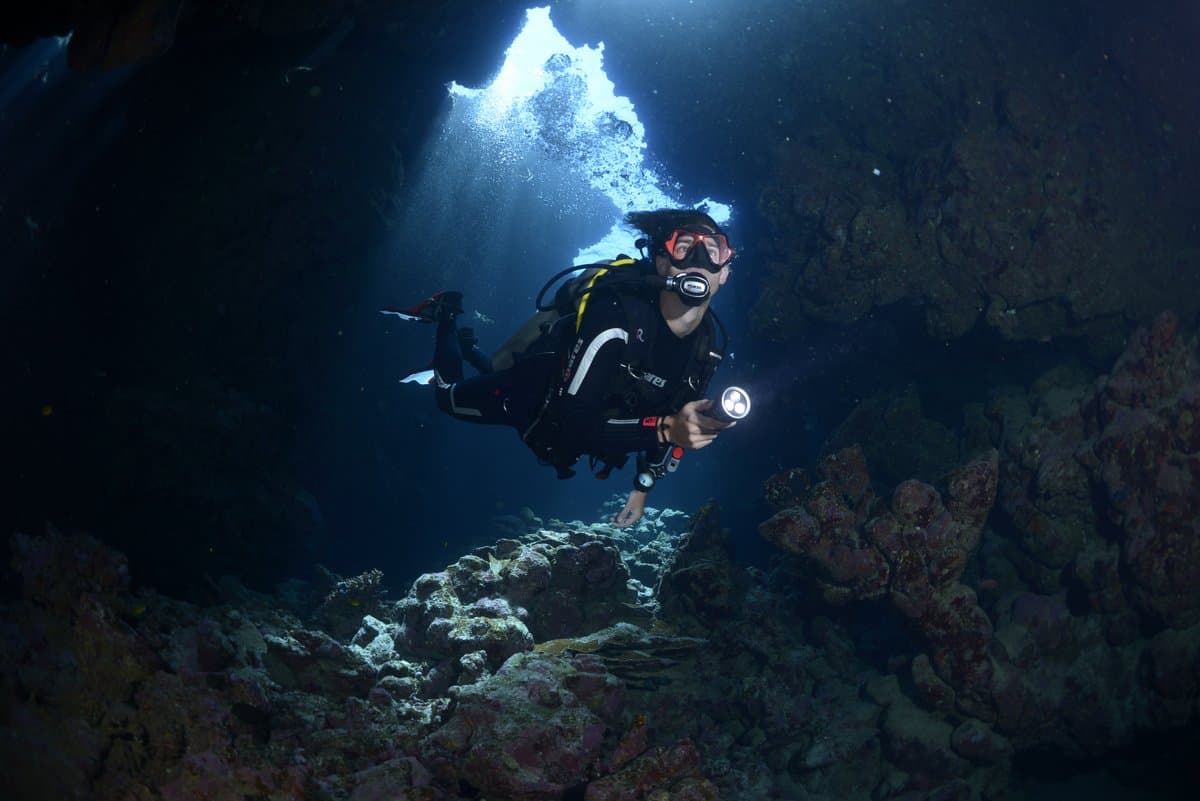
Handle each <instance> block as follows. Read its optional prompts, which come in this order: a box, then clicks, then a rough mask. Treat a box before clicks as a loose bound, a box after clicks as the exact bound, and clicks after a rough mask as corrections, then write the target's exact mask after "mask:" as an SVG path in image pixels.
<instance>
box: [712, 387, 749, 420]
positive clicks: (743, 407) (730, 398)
mask: <svg viewBox="0 0 1200 801" xmlns="http://www.w3.org/2000/svg"><path fill="white" fill-rule="evenodd" d="M748 414H750V395H748V394H747V393H746V390H744V389H742V388H741V387H729V388H728V389H726V390H725V391H724V392H722V393H721V398H720V399H719V400H718V401H717V402H716V403H714V404H713V411H712V416H713V417H715V418H717V419H718V420H724V421H725V422H727V423H732V422H733V421H735V420H741V419H742V418H743V417H745V416H746V415H748Z"/></svg>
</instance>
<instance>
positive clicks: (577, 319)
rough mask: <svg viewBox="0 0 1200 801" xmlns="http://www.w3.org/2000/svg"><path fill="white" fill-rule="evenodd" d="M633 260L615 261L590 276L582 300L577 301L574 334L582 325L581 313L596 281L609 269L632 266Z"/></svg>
mask: <svg viewBox="0 0 1200 801" xmlns="http://www.w3.org/2000/svg"><path fill="white" fill-rule="evenodd" d="M634 263H635V262H634V260H633V259H617V260H616V261H611V262H609V263H608V267H604V268H602V269H599V270H597V271H596V274H595V275H593V276H592V280H590V281H588V285H587V289H585V290H584V291H583V298H582V299H580V301H579V311H578V312H576V314H575V333H576V334H578V333H579V326H581V325H583V312H584V310H585V309H586V308H587V302H588V298H589V297H591V295H592V287H594V286H595V285H596V279H597V278H599V277H600V276H602V275H604V274H605V273H607V272H608V270H609V268H611V267H628V266H629V265H630V264H634Z"/></svg>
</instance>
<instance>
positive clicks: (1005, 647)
mask: <svg viewBox="0 0 1200 801" xmlns="http://www.w3.org/2000/svg"><path fill="white" fill-rule="evenodd" d="M1168 330H1169V327H1168V328H1163V329H1159V330H1158V334H1157V335H1155V334H1153V333H1151V332H1147V334H1146V336H1145V337H1144V338H1141V339H1139V340H1138V341H1137V342H1135V343H1134V344H1133V345H1131V349H1130V358H1128V359H1126V360H1123V362H1122V364H1123V365H1125V367H1122V368H1121V370H1117V371H1114V376H1119V375H1121V374H1123V373H1122V371H1123V370H1134V369H1141V368H1137V367H1136V366H1137V365H1142V368H1144V367H1145V366H1146V365H1149V364H1153V365H1158V367H1159V368H1161V369H1162V370H1164V372H1163V376H1164V377H1165V376H1166V375H1167V374H1168V373H1170V374H1171V375H1173V376H1176V377H1177V378H1178V377H1180V376H1184V380H1183V381H1182V383H1180V382H1178V381H1176V382H1175V383H1170V382H1168V384H1165V385H1163V386H1164V389H1163V391H1162V392H1161V393H1160V395H1158V396H1155V397H1159V398H1160V399H1161V398H1165V397H1171V398H1185V397H1191V396H1190V395H1189V394H1188V392H1187V391H1186V387H1187V386H1188V385H1190V380H1188V379H1186V375H1188V373H1187V371H1186V370H1184V371H1183V372H1182V373H1181V372H1180V368H1181V366H1182V365H1186V364H1190V363H1188V362H1186V360H1183V361H1180V359H1181V358H1182V357H1181V355H1180V354H1181V353H1183V351H1181V350H1180V348H1181V347H1182V346H1183V343H1181V342H1180V341H1179V340H1178V339H1171V337H1170V336H1168V335H1167V334H1168ZM1155 343H1158V344H1155ZM1139 354H1141V357H1139ZM1142 357H1144V358H1142ZM1187 369H1188V370H1190V369H1191V367H1188V368H1187ZM1120 385H1121V382H1120V381H1119V380H1116V379H1115V378H1113V377H1110V379H1109V380H1106V381H1104V382H1101V383H1100V384H1098V385H1097V387H1101V388H1103V387H1108V388H1109V390H1108V392H1109V394H1108V395H1105V397H1110V398H1112V397H1118V396H1119V392H1118V390H1117V388H1118V387H1119V386H1120ZM1097 391H1099V390H1097ZM1112 393H1117V394H1116V395H1113V394H1112ZM1120 397H1124V396H1120ZM1136 403H1142V401H1141V400H1138V401H1136ZM1151 405H1154V404H1151ZM1168 406H1169V407H1170V408H1176V407H1175V406H1171V405H1170V404H1168ZM1056 408H1057V407H1056ZM1086 408H1095V406H1094V404H1093V405H1092V406H1087V407H1086ZM1156 408H1161V407H1158V406H1156ZM1189 408H1190V407H1189ZM1015 417H1017V415H1015V414H1014V418H1015ZM1030 419H1032V418H1030ZM1170 419H1171V420H1172V421H1174V423H1178V422H1179V421H1180V420H1182V419H1183V417H1182V414H1181V413H1180V414H1176V415H1175V416H1173V417H1171V418H1170ZM1079 430H1082V429H1079ZM1172 430H1175V429H1172ZM1179 447H1181V448H1182V447H1183V446H1182V445H1181V446H1179ZM1187 447H1190V445H1189V446H1187ZM813 475H814V477H813V478H812V479H810V478H809V477H808V475H807V474H806V473H805V472H804V471H801V470H789V471H785V472H783V473H781V474H779V475H777V476H776V477H774V478H773V479H772V481H770V482H769V484H768V497H769V498H770V500H771V501H772V503H773V504H774V505H775V506H776V508H777V509H778V510H779V511H778V512H777V514H776V515H775V516H774V517H773V518H771V520H769V521H767V522H766V523H764V524H763V527H762V530H763V532H764V534H766V535H768V536H769V537H770V538H771V539H772V540H773V541H776V542H778V543H779V544H780V545H781V546H782V547H784V548H785V549H786V550H787V551H788V552H789V553H790V554H793V556H790V557H789V558H787V559H784V560H782V561H780V562H779V563H778V564H777V565H776V566H775V567H774V568H773V569H772V570H771V571H769V572H763V571H761V570H757V569H754V568H745V567H740V566H739V565H737V563H736V562H735V560H734V554H733V547H732V543H733V540H732V537H731V536H730V534H729V532H727V531H726V530H724V529H723V528H722V527H721V524H720V523H721V521H720V514H719V510H718V508H717V507H716V506H715V504H709V505H708V506H706V507H704V508H703V509H702V510H701V511H700V512H699V513H697V514H696V515H694V516H693V517H692V519H691V523H690V525H689V527H688V530H687V531H685V532H683V533H682V534H675V533H667V532H665V531H663V530H660V528H659V527H658V526H647V527H645V530H643V531H640V532H629V531H619V530H617V529H614V528H612V527H611V526H610V525H607V524H603V523H600V524H590V525H588V524H582V523H578V522H576V523H572V524H560V523H557V522H555V523H554V525H555V526H556V527H559V528H558V529H557V530H556V529H545V528H539V529H531V530H528V531H526V532H525V533H523V534H521V535H520V536H519V537H516V538H508V539H501V540H499V541H498V542H496V543H495V544H494V545H491V546H487V547H484V548H479V549H476V551H474V552H473V553H471V554H467V555H465V556H463V557H460V558H459V559H458V560H457V561H455V562H454V563H453V564H451V565H449V566H448V567H447V568H446V569H445V570H443V571H439V572H436V573H430V574H426V575H424V576H421V577H419V578H418V579H417V580H416V581H414V582H413V585H412V587H411V588H410V589H409V590H408V592H407V593H406V595H405V596H404V597H403V598H402V599H401V600H399V601H389V600H388V599H387V598H386V596H385V595H384V594H383V591H382V589H381V585H382V582H381V581H380V576H379V575H378V573H377V572H375V571H367V572H364V573H363V574H361V575H360V576H358V577H355V578H353V579H338V578H337V577H334V576H329V577H327V579H328V581H329V583H330V588H329V589H328V590H317V591H315V592H312V593H309V594H308V595H307V597H308V599H309V600H308V601H307V602H306V603H300V604H297V603H296V602H295V601H294V596H295V595H296V593H295V591H294V588H289V596H288V597H272V596H267V595H262V594H259V593H256V592H251V591H249V590H246V589H245V588H243V587H241V586H240V585H239V584H238V583H237V582H235V581H232V580H222V581H221V582H219V583H217V585H216V587H215V588H214V592H216V593H217V595H218V596H219V599H220V600H219V603H217V604H215V605H213V606H209V607H205V608H200V607H196V606H193V605H191V604H187V603H182V602H179V601H174V600H171V599H169V598H165V597H163V596H161V595H159V594H157V593H155V592H153V591H149V590H140V591H138V592H131V590H130V579H129V575H128V569H127V567H126V562H125V560H124V558H123V557H121V556H120V555H119V554H117V553H115V552H113V551H112V550H110V549H108V548H106V547H104V546H103V545H101V544H100V543H99V542H97V541H95V540H93V539H91V538H89V537H86V536H83V535H70V536H65V535H62V534H58V533H56V532H54V531H50V532H48V533H47V534H46V535H44V536H40V537H31V536H25V535H18V536H16V537H15V538H14V540H13V543H12V546H13V566H14V570H15V571H16V574H17V576H18V577H19V580H20V588H21V599H20V600H18V601H14V602H11V603H8V604H6V605H5V606H3V607H2V608H0V631H3V633H4V637H5V644H6V645H5V649H4V651H3V661H2V662H0V688H2V689H3V703H0V775H4V776H5V777H6V781H7V782H8V784H6V785H5V790H6V797H7V798H13V799H16V801H24V799H40V798H47V797H55V798H88V799H97V801H106V800H107V799H122V801H124V800H125V799H138V800H139V801H142V800H144V801H151V799H185V798H186V799H212V800H213V801H217V800H218V799H226V798H243V797H255V798H270V799H277V800H282V799H300V798H322V799H331V800H336V801H369V800H370V799H377V798H393V799H408V800H409V801H418V800H419V801H458V799H468V798H480V797H488V798H505V799H512V801H551V800H553V801H558V800H559V799H563V798H581V799H585V801H589V800H590V801H609V800H610V799H622V800H624V799H629V801H634V800H635V799H693V800H694V801H701V800H703V801H715V799H720V798H724V799H739V801H740V800H741V799H747V800H748V801H755V800H761V801H766V799H771V798H809V799H816V798H839V799H847V800H848V801H886V800H889V799H904V800H905V801H910V800H914V801H915V799H925V798H960V799H964V800H965V799H972V800H975V801H981V800H982V799H991V798H996V797H999V796H1000V794H1002V793H1003V792H1004V790H1005V788H1006V787H1007V785H1008V782H1009V777H1010V773H1011V771H1012V766H1013V762H1014V760H1015V759H1016V758H1018V757H1019V756H1020V755H1021V754H1022V753H1024V752H1026V751H1029V750H1031V749H1043V750H1045V749H1051V750H1052V751H1053V752H1054V753H1056V754H1061V755H1062V756H1063V757H1072V756H1099V755H1104V754H1106V753H1109V752H1111V751H1112V750H1113V749H1114V748H1116V747H1119V746H1121V745H1125V744H1128V743H1130V742H1133V741H1134V740H1135V739H1136V738H1137V737H1138V736H1140V735H1141V734H1143V733H1145V732H1149V731H1169V730H1171V729H1173V728H1177V727H1179V726H1182V725H1185V724H1186V723H1187V722H1188V721H1189V720H1191V719H1192V717H1193V715H1194V714H1195V712H1196V709H1197V704H1198V700H1200V674H1198V673H1197V667H1196V666H1197V663H1198V660H1200V626H1193V627H1191V628H1183V627H1175V628H1171V627H1167V626H1160V627H1159V628H1158V629H1157V630H1156V631H1154V632H1153V633H1147V631H1146V630H1145V629H1144V627H1143V628H1142V629H1138V628H1137V627H1135V628H1134V632H1133V636H1132V637H1128V638H1127V639H1126V640H1125V641H1124V642H1123V643H1121V644H1118V645H1114V644H1113V642H1112V641H1111V637H1110V636H1109V635H1110V630H1111V626H1110V625H1109V623H1110V618H1111V613H1109V612H1106V611H1105V610H1104V609H1102V608H1095V609H1093V608H1086V607H1085V606H1082V605H1080V603H1079V601H1080V598H1082V597H1083V596H1082V595H1081V594H1080V593H1079V590H1078V588H1072V587H1064V588H1062V589H1059V590H1058V591H1055V592H1037V591H1033V590H1031V589H1030V588H1029V587H1028V586H1027V585H1024V584H1022V583H1021V580H1020V573H1019V572H1018V571H1017V570H1016V569H1015V568H1010V569H1009V570H1008V572H1006V573H1004V572H995V573H994V574H992V573H991V572H990V571H992V568H993V566H996V565H1004V564H1008V563H1007V562H1006V560H1005V556H1004V553H1005V551H1004V549H1003V548H1001V547H999V546H998V541H999V542H1002V541H1003V538H1001V537H999V536H998V535H997V534H996V532H995V531H993V530H992V529H990V528H987V527H986V526H987V520H988V513H989V510H990V509H991V507H992V504H993V500H994V498H995V497H996V492H997V490H996V481H997V476H998V469H997V456H996V454H995V453H994V452H993V453H989V454H986V455H985V456H984V457H982V458H979V459H976V460H975V461H972V462H970V463H968V464H967V465H965V466H964V467H962V468H960V469H959V470H958V471H956V472H954V473H952V474H951V475H950V477H949V479H948V480H947V483H946V486H945V489H944V491H939V490H937V489H935V488H934V487H932V486H931V485H928V484H925V483H923V482H919V481H915V480H908V481H904V482H901V483H900V484H899V486H898V487H896V489H895V490H894V491H893V492H892V493H891V494H890V496H888V497H887V498H886V499H885V498H884V497H881V496H880V495H878V494H877V490H876V489H875V487H874V486H873V485H872V482H871V480H870V476H869V474H868V472H867V464H866V461H865V459H864V457H863V455H862V452H861V451H860V450H857V449H847V450H845V451H841V452H839V453H837V454H833V455H831V456H830V457H828V458H827V459H826V460H825V461H824V462H823V463H822V464H821V465H820V466H819V468H818V469H817V471H816V472H815V473H814V474H813ZM981 538H982V545H981ZM668 543H669V545H668ZM1018 546H1019V543H1017V544H1015V545H1013V546H1012V547H1018ZM1151 550H1152V549H1151ZM977 551H983V553H982V554H980V556H981V557H982V561H981V559H976V558H975V557H974V554H976V552H977ZM1138 553H1141V551H1138ZM642 560H645V561H643V563H644V564H648V562H649V561H654V562H655V565H654V567H653V570H652V572H651V575H653V576H656V577H658V579H659V580H658V581H657V584H656V587H655V588H654V589H648V588H647V587H646V586H645V585H644V584H643V583H642V582H640V581H639V580H638V579H636V578H633V577H632V576H631V575H630V570H629V565H630V564H633V563H635V562H636V561H642ZM1106 575H1107V574H1106ZM1072 581H1073V580H1072ZM1106 581H1109V582H1110V584H1109V585H1105V586H1106V587H1108V590H1109V591H1110V594H1109V595H1107V596H1105V597H1104V602H1105V603H1108V604H1113V603H1117V602H1118V601H1122V600H1123V599H1124V602H1125V603H1128V604H1133V602H1132V601H1129V600H1127V599H1128V598H1130V597H1132V596H1133V593H1132V592H1130V593H1128V594H1122V593H1121V590H1122V589H1123V588H1122V585H1121V584H1120V574H1119V573H1114V574H1113V575H1112V576H1108V577H1107V578H1106ZM1114 587H1115V589H1114ZM1159 587H1165V588H1166V590H1167V591H1168V592H1167V596H1168V598H1172V597H1173V596H1172V591H1171V585H1169V584H1167V585H1162V584H1155V583H1153V582H1151V583H1149V584H1147V585H1146V587H1145V588H1144V589H1142V590H1139V592H1144V593H1147V594H1149V595H1150V596H1152V594H1153V593H1154V592H1155V591H1156V590H1157V589H1158V588H1159ZM646 592H649V593H650V595H649V596H646V594H645V593H646ZM322 597H324V600H323V601H322V600H321V598H322ZM1148 597H1149V596H1148ZM977 598H978V599H979V600H978V601H977ZM356 601H357V602H358V605H357V606H356V605H355V602H356ZM863 605H872V606H870V607H869V608H870V614H868V615H862V616H855V615H853V614H848V613H849V612H851V611H852V610H853V609H854V608H855V607H856V606H863ZM1136 608H1138V609H1141V608H1142V607H1141V606H1138V607H1136ZM1145 608H1147V609H1164V610H1174V609H1184V608H1186V605H1182V606H1181V605H1179V604H1176V603H1174V602H1172V603H1168V604H1166V605H1155V604H1150V605H1148V606H1146V607H1145ZM356 610H362V614H361V618H360V621H359V625H358V627H357V630H356V631H354V633H353V634H352V635H351V636H346V635H345V634H344V633H339V632H344V631H345V630H346V628H347V627H346V623H347V621H348V620H349V619H350V617H351V616H352V615H353V613H354V612H355V611H356ZM888 610H890V612H889V611H888ZM1177 622H1181V623H1182V622H1186V620H1185V618H1184V617H1180V618H1179V620H1178V621H1177ZM326 627H329V628H328V629H327V628H326ZM1117 698H1121V699H1124V700H1123V701H1122V702H1121V707H1120V709H1114V708H1113V704H1114V703H1115V702H1114V700H1113V699H1117ZM30 744H34V745H35V746H37V747H36V748H33V749H30V747H29V746H30Z"/></svg>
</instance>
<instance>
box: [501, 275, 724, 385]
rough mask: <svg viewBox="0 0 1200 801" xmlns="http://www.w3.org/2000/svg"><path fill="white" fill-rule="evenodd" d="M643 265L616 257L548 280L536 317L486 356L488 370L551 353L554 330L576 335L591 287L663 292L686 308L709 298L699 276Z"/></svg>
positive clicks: (555, 341) (537, 301)
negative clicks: (668, 273)
mask: <svg viewBox="0 0 1200 801" xmlns="http://www.w3.org/2000/svg"><path fill="white" fill-rule="evenodd" d="M645 265H646V262H638V261H635V260H634V259H631V258H630V257H628V256H625V255H620V256H618V257H617V258H616V259H614V260H613V261H611V262H601V263H597V264H592V265H588V266H583V267H568V268H566V269H565V270H561V271H559V272H558V273H556V274H554V275H553V276H551V277H550V279H549V280H547V281H546V283H545V284H543V285H542V288H541V291H539V292H538V294H537V297H536V298H535V299H534V308H535V309H536V313H535V314H534V315H533V316H532V317H530V318H529V319H528V320H526V321H525V323H523V324H522V325H521V327H520V328H518V329H517V330H516V332H515V333H513V335H512V336H510V337H509V338H508V340H506V341H505V342H504V344H503V345H501V346H500V347H499V349H497V350H496V352H495V353H494V354H493V355H492V369H493V370H504V369H507V368H509V367H512V365H513V362H514V361H515V360H516V359H518V358H520V357H521V356H522V355H526V354H533V353H549V352H554V351H556V350H557V348H558V345H559V344H560V343H559V341H558V340H559V339H560V336H555V335H554V333H555V331H556V330H557V331H558V332H559V334H560V335H561V334H564V333H565V331H564V329H563V327H564V326H565V325H566V324H567V323H568V322H571V321H573V322H574V325H573V326H571V328H570V330H571V332H572V333H575V332H578V330H579V324H580V322H581V321H582V319H583V313H584V311H585V310H586V309H587V301H588V296H589V295H590V294H591V293H592V292H593V291H594V290H596V289H597V288H600V287H603V288H612V289H614V290H616V291H617V292H626V293H631V294H643V293H657V292H660V291H662V290H664V289H665V290H668V291H670V292H674V293H676V294H677V295H679V297H680V299H681V300H683V302H684V303H685V304H687V305H688V306H698V305H700V304H701V303H703V302H704V301H705V300H707V299H708V296H709V294H710V293H711V288H710V286H709V282H708V278H706V277H705V276H704V275H703V274H702V273H700V272H687V273H680V274H679V275H672V276H662V275H659V274H658V273H657V272H655V271H653V270H652V269H647V267H646V266H645ZM567 276H573V277H571V278H569V279H568V280H567V281H565V282H564V283H563V284H562V286H560V287H559V288H558V290H557V291H556V292H555V293H554V300H553V301H552V302H551V303H549V304H545V303H544V299H545V297H546V293H547V292H549V291H550V289H551V288H552V287H553V286H555V285H556V284H558V282H559V281H560V280H562V279H563V278H566V277H567Z"/></svg>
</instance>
